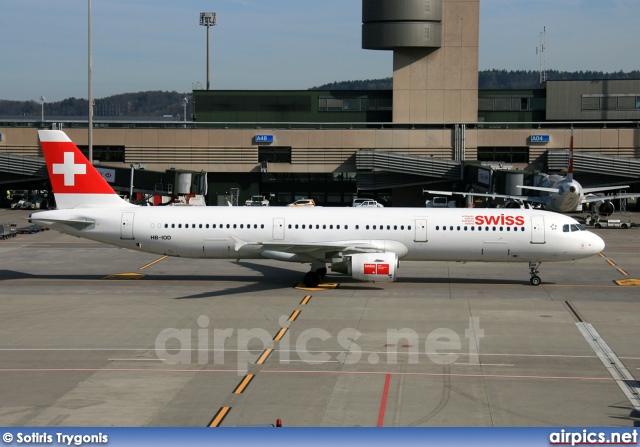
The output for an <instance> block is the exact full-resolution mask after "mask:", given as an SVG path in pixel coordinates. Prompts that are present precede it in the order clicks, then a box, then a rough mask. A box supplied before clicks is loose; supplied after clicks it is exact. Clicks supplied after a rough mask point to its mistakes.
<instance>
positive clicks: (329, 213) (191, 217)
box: [31, 130, 604, 287]
mask: <svg viewBox="0 0 640 447" xmlns="http://www.w3.org/2000/svg"><path fill="white" fill-rule="evenodd" d="M38 136H39V138H40V142H41V146H42V151H43V153H44V157H45V159H46V163H47V169H48V171H49V177H50V179H51V184H52V186H53V190H54V194H55V198H56V202H57V204H58V208H59V209H58V210H52V211H42V212H36V213H33V214H32V215H31V222H34V223H37V224H40V225H43V226H48V227H50V228H53V229H56V230H59V231H61V232H64V233H67V234H71V235H73V236H78V237H82V238H87V239H91V240H94V241H100V242H104V243H106V244H111V245H115V246H119V247H125V248H130V249H133V250H139V251H143V252H149V253H155V254H158V255H168V256H182V257H189V258H219V259H220V258H222V259H240V258H245V259H246V258H267V259H275V260H280V261H288V262H297V263H308V264H310V265H311V271H309V272H308V273H307V274H306V275H305V276H304V283H305V285H306V286H309V287H314V286H317V285H318V283H319V282H320V280H321V278H322V277H324V276H325V274H326V273H327V265H330V267H331V270H332V271H333V272H339V273H346V274H349V275H351V276H352V277H353V278H355V279H358V280H363V281H387V282H388V281H395V280H396V273H397V268H398V266H399V260H400V259H403V260H410V261H478V262H523V263H528V265H529V271H530V276H531V283H532V284H533V285H538V284H540V281H541V280H540V277H539V276H538V267H539V265H540V263H541V262H546V261H568V260H574V259H580V258H585V257H588V256H592V255H594V254H596V253H598V252H600V251H602V250H603V249H604V242H603V240H602V239H601V238H600V237H598V236H597V235H596V234H593V233H591V232H589V231H587V230H585V229H584V227H582V226H581V225H580V224H579V223H578V222H577V221H575V220H574V219H572V218H570V217H567V216H564V215H561V214H556V213H551V212H548V211H541V210H532V209H511V210H508V209H507V210H505V209H500V210H496V209H463V208H461V209H455V208H446V209H429V208H377V207H371V208H362V207H356V208H352V207H349V208H324V207H302V208H290V207H271V206H270V207H201V206H200V207H180V208H175V207H160V206H159V207H150V206H136V205H132V204H130V203H128V202H125V201H124V200H123V199H121V198H120V197H118V195H117V194H116V193H115V192H114V191H113V189H112V188H111V187H110V186H109V184H108V183H107V182H106V181H105V180H104V179H103V178H102V177H101V176H100V174H99V173H98V172H97V171H96V170H95V168H94V167H93V166H92V165H91V164H90V163H89V162H88V160H87V159H86V158H85V157H84V155H82V153H81V152H80V151H79V150H78V148H77V147H76V146H75V144H73V142H72V141H71V140H70V139H69V137H68V136H67V135H66V134H65V133H64V132H62V131H59V130H40V131H38Z"/></svg>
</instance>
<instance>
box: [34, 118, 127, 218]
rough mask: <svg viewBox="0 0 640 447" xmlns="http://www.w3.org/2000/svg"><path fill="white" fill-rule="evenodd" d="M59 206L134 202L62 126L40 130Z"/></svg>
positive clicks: (117, 205) (110, 204)
mask: <svg viewBox="0 0 640 447" xmlns="http://www.w3.org/2000/svg"><path fill="white" fill-rule="evenodd" d="M38 138H39V139H40V145H41V146H42V152H43V154H44V158H45V161H46V163H47V170H48V171H49V179H51V185H52V187H53V193H54V195H55V198H56V203H57V205H58V209H70V208H87V207H118V208H122V207H129V206H134V205H131V204H130V203H129V202H126V201H125V200H123V199H121V198H120V197H119V196H118V195H117V194H116V193H115V191H114V190H113V188H111V186H109V184H108V183H107V182H106V180H105V179H104V178H102V176H101V175H100V173H99V172H98V171H97V170H96V168H94V167H93V165H92V164H91V163H89V160H87V158H86V157H85V156H84V155H83V154H82V152H80V150H79V149H78V147H77V146H76V145H75V144H74V143H73V142H72V141H71V139H70V138H69V137H68V136H67V134H65V133H64V132H63V131H61V130H39V131H38Z"/></svg>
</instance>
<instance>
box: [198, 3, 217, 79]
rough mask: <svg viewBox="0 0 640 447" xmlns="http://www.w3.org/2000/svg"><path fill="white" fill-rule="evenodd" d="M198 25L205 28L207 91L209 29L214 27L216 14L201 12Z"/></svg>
mask: <svg viewBox="0 0 640 447" xmlns="http://www.w3.org/2000/svg"><path fill="white" fill-rule="evenodd" d="M200 25H201V26H206V27H207V90H209V27H211V26H216V13H215V12H201V13H200Z"/></svg>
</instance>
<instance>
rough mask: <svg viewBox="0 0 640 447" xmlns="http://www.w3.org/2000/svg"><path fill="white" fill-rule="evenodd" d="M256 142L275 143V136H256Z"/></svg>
mask: <svg viewBox="0 0 640 447" xmlns="http://www.w3.org/2000/svg"><path fill="white" fill-rule="evenodd" d="M254 140H255V142H256V143H260V144H268V143H273V135H256V136H255V137H254Z"/></svg>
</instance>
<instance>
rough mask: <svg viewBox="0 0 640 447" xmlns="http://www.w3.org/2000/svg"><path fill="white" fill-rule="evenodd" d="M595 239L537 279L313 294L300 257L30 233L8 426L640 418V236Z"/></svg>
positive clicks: (6, 378)
mask: <svg viewBox="0 0 640 447" xmlns="http://www.w3.org/2000/svg"><path fill="white" fill-rule="evenodd" d="M28 214H29V213H28V212H26V211H13V210H6V209H2V210H0V222H2V223H9V222H13V221H17V223H18V225H19V226H21V225H24V224H26V222H25V220H24V218H25V217H26V216H27V215H28ZM630 216H631V217H630V219H631V220H634V221H636V222H638V221H639V219H637V218H636V217H640V216H638V215H637V214H635V213H633V214H630ZM593 231H594V232H596V233H597V234H599V235H600V236H601V237H602V238H603V239H604V240H605V242H606V248H605V250H604V252H603V253H602V254H601V255H600V256H593V257H591V258H587V259H582V260H578V261H572V262H562V263H543V264H542V265H541V267H540V277H541V279H542V284H541V285H540V286H532V285H531V284H530V282H529V273H528V266H527V264H500V263H466V264H465V263H456V262H401V265H400V269H399V271H398V281H397V282H395V283H362V282H358V281H354V280H352V279H351V278H350V277H348V276H345V275H339V274H332V273H329V275H327V277H326V278H325V281H326V283H327V284H325V286H324V287H320V288H318V289H314V290H307V289H304V288H297V287H296V285H297V284H298V283H299V282H300V281H301V279H302V275H303V274H304V272H305V271H306V270H307V266H306V265H301V264H288V263H279V262H276V261H268V260H265V261H253V260H252V261H240V262H233V261H226V260H191V259H183V258H159V257H158V256H156V255H150V254H145V253H139V252H134V251H129V250H125V249H120V248H115V247H110V246H106V245H102V244H99V243H94V242H91V241H86V240H82V239H78V238H74V237H70V236H66V235H62V234H60V233H58V232H55V231H52V230H50V231H43V232H39V233H35V234H22V235H18V236H17V237H15V238H12V239H8V240H4V241H0V260H1V262H2V265H1V266H0V291H1V294H0V377H1V379H0V396H2V398H1V399H0V426H46V427H54V426H74V427H77V426H133V427H138V426H220V427H230V426H255V425H267V424H274V423H275V422H276V420H277V419H281V420H282V423H283V425H284V426H289V427H294V426H299V427H335V426H340V427H354V426H365V427H375V426H385V427H391V426H401V427H409V426H445V427H455V426H489V427H491V426H498V427H500V426H507V427H513V426H517V427H522V426H616V427H633V426H640V412H639V410H640V402H639V401H638V397H639V395H638V393H639V392H640V386H639V385H638V382H637V381H636V379H637V378H638V376H639V374H640V352H639V350H638V345H639V343H638V335H639V334H640V331H639V328H638V322H639V321H640V305H639V301H640V289H639V286H640V257H639V256H638V252H639V250H640V229H638V228H631V229H626V230H622V229H600V230H593Z"/></svg>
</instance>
